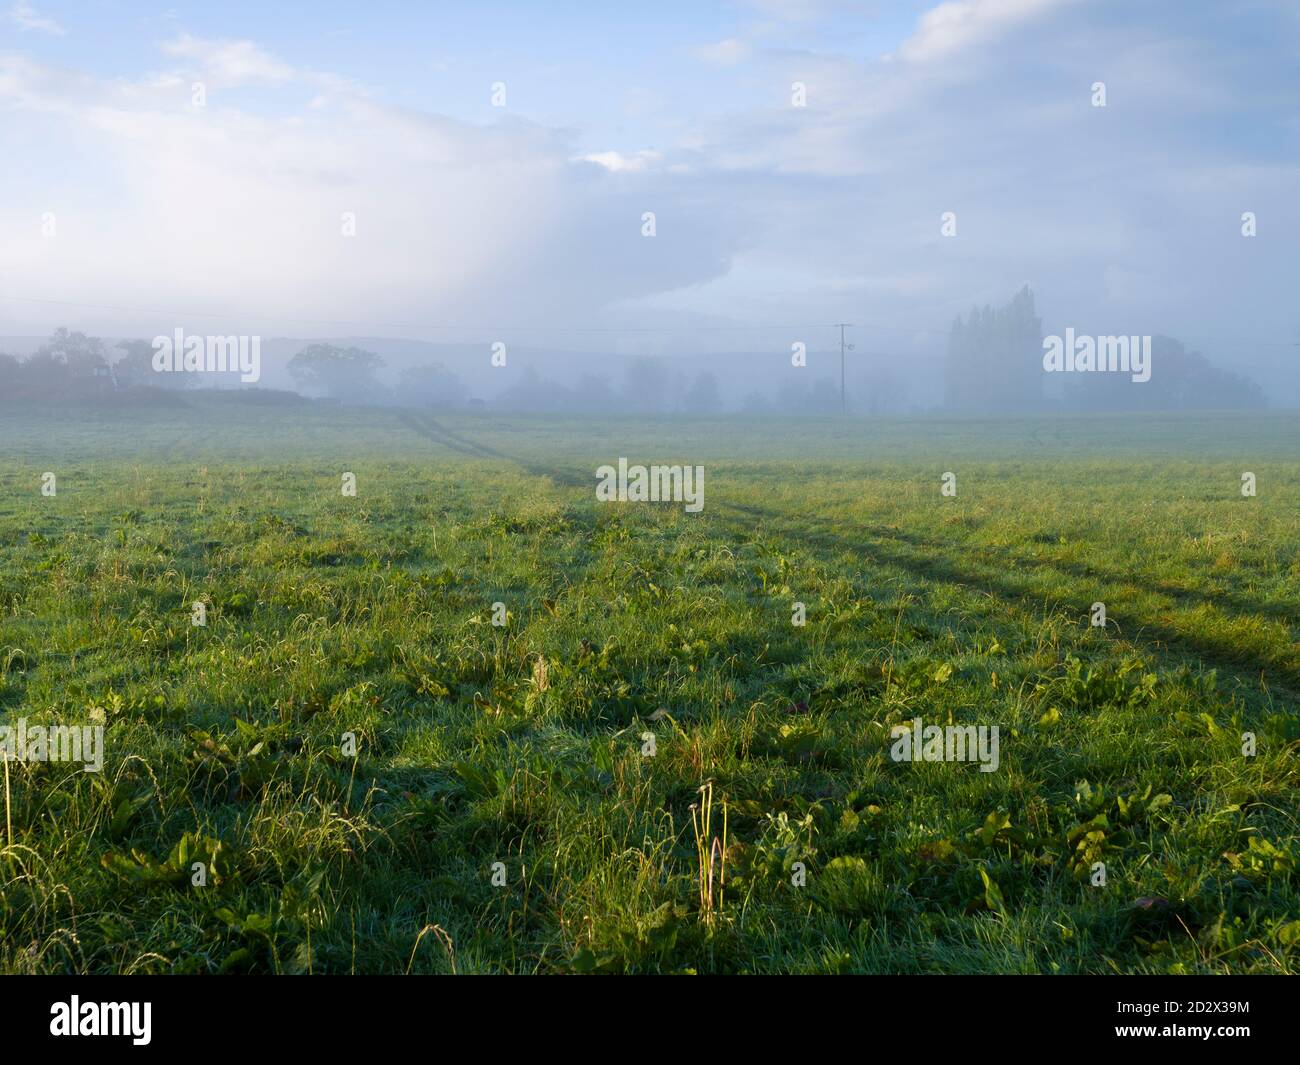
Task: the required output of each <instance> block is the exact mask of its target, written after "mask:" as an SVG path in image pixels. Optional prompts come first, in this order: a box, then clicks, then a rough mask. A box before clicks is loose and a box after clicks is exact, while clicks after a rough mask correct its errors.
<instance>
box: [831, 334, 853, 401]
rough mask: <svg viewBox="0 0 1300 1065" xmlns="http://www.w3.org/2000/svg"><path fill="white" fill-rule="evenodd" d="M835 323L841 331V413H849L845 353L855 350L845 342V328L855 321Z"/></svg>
mask: <svg viewBox="0 0 1300 1065" xmlns="http://www.w3.org/2000/svg"><path fill="white" fill-rule="evenodd" d="M835 324H836V325H837V326H838V327H839V331H840V413H841V414H848V412H849V403H848V399H847V398H846V394H845V391H844V366H845V361H846V360H845V357H844V353H845V352H846V351H852V350H853V345H852V344H846V343H845V342H844V330H845V329H847V328H848V327H849V326H851V325H852V324H853V323H852V322H836V323H835Z"/></svg>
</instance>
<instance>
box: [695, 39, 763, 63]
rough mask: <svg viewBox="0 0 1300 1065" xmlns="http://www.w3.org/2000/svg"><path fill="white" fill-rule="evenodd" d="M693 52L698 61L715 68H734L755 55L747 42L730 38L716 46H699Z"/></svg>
mask: <svg viewBox="0 0 1300 1065" xmlns="http://www.w3.org/2000/svg"><path fill="white" fill-rule="evenodd" d="M691 52H692V54H693V55H694V56H695V57H696V58H697V59H699V60H701V61H702V62H705V63H710V64H712V65H713V66H718V67H734V66H736V65H738V64H740V63H743V62H744V61H745V60H746V59H748V58H749V57H750V56H751V55H752V54H753V48H752V47H751V46H750V45H749V44H747V43H746V42H745V41H742V40H738V39H737V38H735V37H728V38H727V39H726V40H723V41H718V42H717V43H716V44H702V45H699V46H697V47H695V48H692V49H691Z"/></svg>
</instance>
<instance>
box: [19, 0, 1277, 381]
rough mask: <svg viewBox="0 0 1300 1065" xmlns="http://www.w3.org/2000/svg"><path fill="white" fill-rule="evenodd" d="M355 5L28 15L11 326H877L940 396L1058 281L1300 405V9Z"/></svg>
mask: <svg viewBox="0 0 1300 1065" xmlns="http://www.w3.org/2000/svg"><path fill="white" fill-rule="evenodd" d="M361 10H362V11H363V15H362V16H359V15H358V8H357V7H356V5H354V4H342V3H329V2H325V3H313V4H310V5H306V4H301V5H299V4H285V5H267V4H264V3H256V4H255V3H222V4H219V5H218V4H168V5H165V6H164V5H159V6H153V5H149V4H126V3H75V4H74V3H59V2H53V0H32V2H31V3H25V2H19V3H11V2H10V0H0V139H2V142H3V143H4V144H5V145H6V156H7V157H8V158H9V159H16V160H19V161H20V162H21V165H20V166H19V167H18V168H16V169H13V170H8V172H7V174H6V177H5V179H4V181H5V184H6V185H7V186H8V194H7V195H5V196H4V197H3V198H0V227H3V232H4V233H5V235H6V240H4V241H3V242H0V334H20V333H31V332H39V331H42V330H45V329H47V328H50V327H52V326H53V325H57V324H68V325H71V326H74V327H81V328H86V329H90V330H94V331H98V332H101V333H112V334H121V333H124V332H139V333H142V332H152V331H153V330H154V328H155V326H156V325H157V326H167V327H168V328H170V325H171V323H169V322H167V321H163V322H159V321H158V319H159V317H160V316H161V317H162V318H164V319H166V318H168V317H169V316H170V317H172V318H175V317H176V316H177V315H178V314H181V313H182V312H194V313H202V314H204V315H210V316H212V318H213V319H216V318H218V317H225V318H228V319H229V321H228V322H226V323H223V324H225V325H227V326H229V327H236V326H239V325H240V324H242V323H243V322H248V323H254V322H255V323H261V324H260V325H259V326H257V328H258V329H260V330H261V331H264V332H277V331H279V332H288V333H293V334H295V335H304V334H311V335H329V334H331V333H346V332H351V333H355V332H359V331H361V332H384V331H386V332H388V333H390V334H393V335H397V334H398V333H406V334H410V335H417V336H422V337H423V338H424V339H448V340H466V341H474V342H477V341H478V340H481V339H484V338H488V339H491V338H492V337H495V336H496V335H498V334H501V335H503V336H504V335H507V334H509V335H510V337H511V338H512V339H517V340H526V341H527V342H530V343H549V344H553V345H556V346H586V347H592V346H595V345H600V344H610V345H615V346H618V347H619V348H620V349H621V350H640V349H645V350H652V351H653V350H662V351H671V352H679V351H682V350H697V349H698V350H709V349H714V348H722V347H730V348H752V347H754V346H756V345H764V344H766V345H771V346H774V347H778V348H785V347H788V341H789V339H790V338H789V337H787V336H786V335H785V333H784V332H783V328H784V327H785V326H786V325H789V326H792V327H793V326H797V327H803V326H805V325H818V324H819V323H830V322H834V321H839V320H850V321H855V322H860V323H863V325H862V329H863V332H864V337H863V339H864V340H866V342H867V343H868V344H869V345H871V346H874V347H876V348H882V349H887V350H889V351H890V352H892V353H895V354H896V357H897V358H898V359H899V360H900V362H902V363H904V364H911V365H914V367H915V368H916V373H917V375H918V376H921V377H923V376H924V374H925V373H927V372H928V370H927V367H928V366H930V365H932V363H933V360H934V359H935V358H936V354H937V353H940V352H941V350H942V346H943V339H944V336H945V335H946V331H947V326H948V323H949V322H950V321H951V319H952V316H953V315H954V314H956V313H958V312H960V311H961V310H963V309H965V308H968V307H969V306H971V305H972V304H976V303H984V302H1000V301H1002V300H1005V299H1006V298H1007V297H1008V296H1009V295H1010V294H1011V293H1012V292H1013V291H1014V290H1015V289H1016V288H1018V287H1019V286H1020V285H1021V284H1023V283H1025V282H1029V283H1030V284H1031V285H1032V286H1033V287H1034V289H1035V292H1036V293H1037V295H1038V299H1039V307H1040V311H1041V312H1042V313H1043V315H1044V319H1045V321H1044V325H1045V327H1046V328H1047V329H1048V331H1054V330H1060V329H1064V328H1065V327H1066V326H1073V327H1075V328H1076V329H1077V330H1079V331H1081V332H1085V331H1092V332H1106V333H1109V332H1126V333H1148V332H1164V333H1169V334H1172V335H1175V336H1179V337H1181V338H1183V339H1185V340H1188V341H1189V342H1192V343H1193V344H1196V345H1198V346H1200V347H1202V348H1203V349H1204V350H1205V351H1206V353H1207V354H1210V355H1211V356H1212V357H1215V358H1217V359H1218V361H1220V362H1223V363H1225V364H1230V365H1237V366H1239V367H1240V368H1243V369H1246V370H1248V371H1250V372H1252V373H1254V374H1255V375H1256V376H1258V377H1261V379H1263V380H1264V381H1265V383H1266V384H1268V385H1269V386H1270V387H1271V388H1272V389H1273V390H1274V391H1277V390H1279V389H1281V390H1286V389H1287V388H1291V389H1292V390H1293V391H1296V390H1298V389H1300V386H1297V385H1296V384H1295V383H1294V382H1295V377H1296V374H1295V373H1294V355H1293V352H1294V351H1295V350H1296V349H1294V348H1292V347H1290V343H1291V342H1293V341H1297V340H1300V313H1298V312H1296V311H1295V310H1294V309H1293V306H1292V305H1293V304H1294V303H1295V300H1294V290H1295V269H1294V266H1293V263H1294V260H1295V248H1296V243H1297V239H1298V238H1300V207H1298V205H1297V198H1296V192H1297V190H1298V189H1300V180H1298V178H1300V163H1298V161H1297V141H1298V139H1300V119H1298V117H1297V106H1296V104H1297V100H1300V7H1298V6H1297V5H1296V4H1294V3H1288V2H1282V0H1279V2H1265V0H1224V2H1216V3H1201V2H1183V0H1178V2H1173V0H1149V2H1143V3H1132V2H1129V0H1123V2H1118V0H948V2H946V3H933V2H928V0H896V2H891V3H885V2H878V3H872V2H860V3H854V2H849V0H845V2H837V0H754V2H742V0H734V2H729V3H719V4H709V3H678V2H662V3H655V4H644V5H633V4H618V5H592V4H578V3H567V2H550V3H544V4H543V3H508V2H505V3H494V4H491V5H467V4H460V3H456V4H432V5H415V4H410V3H386V2H376V3H369V4H367V5H365V6H364V8H363V9H361ZM795 81H800V82H802V83H803V84H804V85H805V86H806V87H807V106H806V107H802V108H799V107H794V106H792V97H791V85H792V83H793V82H795ZM1098 81H1101V82H1104V83H1105V85H1106V92H1107V102H1106V106H1105V107H1104V108H1097V107H1094V106H1093V105H1092V100H1091V86H1092V85H1093V83H1094V82H1098ZM195 82H201V83H202V84H203V85H204V87H205V90H206V94H207V95H206V106H204V107H203V108H195V107H194V106H193V105H192V100H191V86H192V85H193V84H194V83H195ZM494 82H504V83H505V86H506V99H507V106H505V107H504V108H501V107H493V106H492V104H491V87H492V84H493V83H494ZM645 211H653V212H654V213H655V215H656V223H657V233H656V236H655V237H654V238H653V240H650V239H646V238H644V237H642V236H641V233H640V219H641V216H642V214H643V212H645ZM948 211H951V212H954V213H955V214H956V216H957V233H956V235H955V236H954V237H950V238H949V237H942V236H941V235H940V222H941V216H942V215H943V213H944V212H948ZM1246 211H1253V212H1255V213H1256V215H1257V217H1258V236H1257V237H1255V238H1244V237H1243V236H1242V235H1241V232H1240V227H1241V222H1240V217H1241V215H1242V213H1243V212H1246ZM345 212H348V213H351V214H354V215H355V217H356V219H357V232H356V236H355V237H350V238H345V237H343V236H342V235H341V232H340V222H339V220H340V218H341V216H342V215H343V214H344V213H345ZM50 216H52V217H53V219H54V220H55V231H54V232H53V233H51V232H49V231H48V229H49V227H48V226H45V227H44V228H43V223H42V219H45V218H47V217H50ZM42 300H43V301H57V302H47V303H42V302H38V301H42ZM114 308H132V309H129V310H116V309H114ZM354 324H355V325H367V326H370V327H371V328H369V329H365V330H362V329H358V328H354ZM390 325H391V326H393V327H394V328H392V329H387V326H390ZM412 326H428V327H430V328H428V329H425V330H424V331H423V332H421V331H420V330H417V329H413V328H409V327H412ZM760 327H762V328H760ZM769 327H770V328H769ZM620 329H626V330H627V335H626V336H620V335H618V331H619V330H620ZM582 330H593V331H594V330H610V331H612V332H611V333H605V332H600V333H596V332H582ZM240 331H243V332H250V331H254V328H253V326H252V325H251V324H250V325H248V326H247V327H246V328H243V329H242V330H240ZM512 331H513V332H512ZM611 337H614V339H612V340H611V339H610V338H611ZM868 337H869V339H867V338H868ZM798 338H803V337H802V335H800V336H799V337H798ZM817 339H818V338H817V337H813V338H812V340H813V342H814V343H815V342H817ZM1247 341H1250V343H1247ZM1255 341H1260V343H1255ZM1288 360H1289V361H1288Z"/></svg>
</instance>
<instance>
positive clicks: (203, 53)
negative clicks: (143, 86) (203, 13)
mask: <svg viewBox="0 0 1300 1065" xmlns="http://www.w3.org/2000/svg"><path fill="white" fill-rule="evenodd" d="M162 50H163V51H164V52H165V53H166V54H167V55H170V56H174V57H176V58H178V59H184V60H189V61H190V62H193V63H194V64H196V65H197V68H198V70H199V71H200V72H201V73H202V74H203V75H204V76H205V77H207V78H208V79H209V80H211V81H212V82H213V83H214V84H216V85H220V86H226V87H231V88H233V87H237V86H240V85H278V84H281V83H283V82H286V81H289V80H290V79H292V78H293V76H294V71H293V68H291V67H290V66H289V65H288V64H286V63H282V62H281V61H280V60H278V59H276V58H275V57H274V56H272V55H270V54H269V53H267V52H264V51H263V50H262V49H260V48H258V47H257V45H255V44H254V43H253V42H252V41H227V40H208V39H204V38H200V37H191V36H190V35H189V34H188V33H185V34H182V35H181V36H180V37H177V38H176V39H175V40H172V41H167V42H165V43H164V44H163V45H162Z"/></svg>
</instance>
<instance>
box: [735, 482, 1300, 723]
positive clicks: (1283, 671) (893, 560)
mask: <svg viewBox="0 0 1300 1065" xmlns="http://www.w3.org/2000/svg"><path fill="white" fill-rule="evenodd" d="M722 507H723V509H728V510H733V511H735V512H736V513H737V514H738V515H740V516H742V517H743V518H745V519H747V520H749V521H751V522H752V521H754V520H759V521H767V522H773V523H780V522H786V523H788V522H790V521H791V520H792V518H791V516H790V515H788V514H784V513H782V512H781V511H773V510H766V509H764V508H762V507H755V506H747V505H742V504H736V503H723V504H722ZM798 520H800V521H801V522H802V523H803V524H804V526H805V527H803V528H800V529H797V530H795V529H789V528H785V529H781V528H777V529H776V530H774V531H775V532H776V533H777V535H780V536H785V537H789V536H792V535H793V536H797V537H798V540H799V542H800V543H801V544H802V545H808V544H813V545H815V546H817V547H819V548H822V549H823V550H825V551H844V552H848V553H850V554H854V553H867V554H869V555H870V556H871V557H872V559H873V560H874V561H880V562H884V563H885V564H887V565H890V566H894V567H896V568H898V569H901V570H903V571H904V572H906V573H907V574H908V575H909V576H911V577H913V578H919V579H920V580H922V581H925V582H927V583H930V584H936V583H946V584H957V585H967V586H972V587H976V588H980V589H982V590H984V591H988V592H991V593H992V594H994V595H995V596H996V597H997V598H998V599H999V600H1000V601H1001V602H1003V603H1005V604H1006V605H1007V606H1015V607H1018V608H1020V609H1026V608H1028V607H1030V606H1037V605H1040V604H1041V603H1043V602H1044V601H1047V602H1053V601H1054V602H1055V605H1058V606H1067V607H1071V608H1073V607H1074V606H1075V605H1076V604H1071V603H1067V602H1062V600H1061V599H1060V597H1059V596H1057V595H1051V596H1050V597H1048V598H1047V599H1046V600H1045V599H1044V596H1043V595H1042V594H1040V593H1036V592H1031V591H1025V590H1023V589H1019V588H1016V587H1015V586H1014V585H1012V584H1010V583H1008V582H1006V581H1003V580H998V579H997V578H996V577H993V576H991V575H990V574H988V573H981V572H978V571H976V570H973V569H970V568H966V567H962V566H960V565H958V564H957V563H955V562H954V561H953V560H952V559H951V558H950V557H949V556H948V555H947V554H945V553H944V552H943V550H942V549H941V548H940V547H939V546H938V545H935V544H932V543H928V542H926V541H923V540H919V539H917V538H912V537H909V536H907V535H906V534H900V533H897V531H889V530H884V529H881V528H879V527H871V528H869V529H868V530H866V531H867V532H868V533H869V535H871V536H873V537H875V538H876V539H875V540H874V542H871V543H860V542H853V541H850V540H848V539H846V538H845V537H843V536H837V535H834V534H832V533H829V532H825V531H816V530H813V529H810V528H808V526H815V525H823V526H824V525H825V522H824V521H822V520H821V519H815V518H808V519H802V518H801V519H798ZM887 540H895V541H898V542H901V543H904V544H906V545H907V547H908V548H911V549H913V550H918V551H925V552H927V553H928V560H927V561H921V560H919V559H917V558H915V557H914V555H912V554H910V553H908V551H907V550H900V549H898V548H897V547H892V548H891V547H890V546H889V544H887V543H884V542H882V541H887ZM1126 639H1127V641H1128V642H1129V643H1130V644H1133V645H1134V646H1135V647H1137V648H1139V649H1143V650H1146V651H1147V652H1148V653H1151V654H1154V655H1157V656H1159V657H1162V658H1163V657H1166V656H1168V655H1169V654H1170V653H1173V654H1178V655H1181V656H1183V657H1184V658H1187V659H1190V660H1192V661H1194V662H1196V663H1197V664H1199V665H1201V666H1206V665H1208V666H1210V667H1212V668H1214V669H1217V670H1219V671H1220V672H1221V673H1224V674H1226V675H1229V676H1231V677H1233V679H1235V680H1237V681H1238V683H1241V684H1242V685H1243V686H1244V687H1246V688H1249V689H1257V688H1258V686H1259V681H1260V679H1261V678H1264V679H1265V680H1266V681H1267V683H1268V685H1269V692H1270V693H1271V694H1272V695H1274V696H1279V697H1282V698H1285V699H1286V700H1288V701H1290V702H1292V703H1296V704H1300V691H1298V690H1297V687H1296V686H1297V685H1300V665H1296V666H1290V665H1287V664H1279V663H1273V662H1262V661H1260V660H1258V659H1255V658H1243V657H1242V656H1241V655H1239V654H1234V653H1233V652H1232V651H1231V650H1230V649H1228V648H1225V647H1224V646H1223V645H1222V644H1220V643H1217V642H1211V641H1207V640H1201V639H1197V638H1195V637H1192V636H1188V635H1187V634H1185V633H1181V632H1178V631H1177V630H1174V629H1171V628H1169V627H1168V626H1165V625H1161V624H1159V623H1158V622H1154V621H1151V620H1149V619H1143V620H1142V628H1141V630H1139V631H1138V632H1135V633H1133V634H1132V635H1130V636H1128V637H1126Z"/></svg>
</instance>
